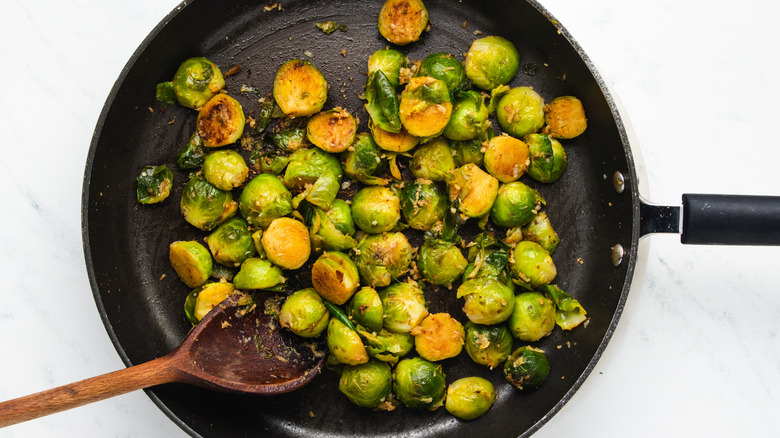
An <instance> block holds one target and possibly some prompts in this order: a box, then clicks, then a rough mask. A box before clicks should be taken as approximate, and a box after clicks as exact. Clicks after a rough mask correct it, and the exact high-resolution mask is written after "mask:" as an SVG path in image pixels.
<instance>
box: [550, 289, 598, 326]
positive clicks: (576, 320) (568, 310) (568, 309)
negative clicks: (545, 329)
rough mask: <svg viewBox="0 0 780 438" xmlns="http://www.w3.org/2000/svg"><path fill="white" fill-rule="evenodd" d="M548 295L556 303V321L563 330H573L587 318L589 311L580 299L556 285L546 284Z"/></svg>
mask: <svg viewBox="0 0 780 438" xmlns="http://www.w3.org/2000/svg"><path fill="white" fill-rule="evenodd" d="M544 290H545V292H546V293H547V295H548V296H549V297H550V298H551V299H552V300H553V303H555V323H556V324H558V326H559V327H560V328H562V329H563V330H571V329H573V328H574V327H577V326H578V325H580V324H581V323H582V322H583V321H585V320H586V319H587V318H586V317H585V315H586V314H587V312H586V311H585V308H584V307H582V305H581V304H580V302H579V301H577V300H575V299H574V298H572V297H571V295H569V294H567V293H566V292H564V291H563V290H561V288H559V287H558V286H555V285H549V284H548V285H545V287H544Z"/></svg>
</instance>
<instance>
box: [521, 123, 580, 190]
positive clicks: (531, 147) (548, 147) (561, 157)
mask: <svg viewBox="0 0 780 438" xmlns="http://www.w3.org/2000/svg"><path fill="white" fill-rule="evenodd" d="M523 139H524V140H525V143H526V144H527V145H528V152H529V154H530V158H531V163H530V165H529V166H528V175H529V176H530V177H531V178H533V179H535V180H537V181H539V182H544V183H551V182H554V181H556V180H557V179H558V178H560V177H561V175H563V172H565V171H566V167H568V164H569V158H568V157H567V155H566V150H564V149H563V145H562V144H561V142H559V141H558V140H556V139H554V138H552V137H550V136H548V135H547V134H534V133H531V134H527V135H526V136H525V137H523Z"/></svg>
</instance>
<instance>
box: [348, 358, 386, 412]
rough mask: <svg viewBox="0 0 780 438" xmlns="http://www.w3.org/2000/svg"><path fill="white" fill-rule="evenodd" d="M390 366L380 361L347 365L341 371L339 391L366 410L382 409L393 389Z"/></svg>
mask: <svg viewBox="0 0 780 438" xmlns="http://www.w3.org/2000/svg"><path fill="white" fill-rule="evenodd" d="M391 382H392V371H391V370H390V365H388V364H386V363H385V362H381V361H378V360H370V361H368V362H366V363H363V364H358V365H347V366H345V367H344V368H343V369H342V370H341V378H340V379H339V391H341V393H342V394H344V395H346V396H347V398H348V399H349V401H351V402H352V403H354V404H356V405H358V406H362V407H364V408H381V406H382V405H383V404H385V403H387V402H388V395H389V394H390V390H391V389H392V384H391Z"/></svg>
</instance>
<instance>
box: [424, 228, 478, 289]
mask: <svg viewBox="0 0 780 438" xmlns="http://www.w3.org/2000/svg"><path fill="white" fill-rule="evenodd" d="M467 265H468V261H467V260H466V257H463V254H462V253H461V252H460V248H458V247H457V245H455V244H453V243H452V242H447V241H444V240H439V239H426V240H425V243H423V245H422V246H421V247H420V250H419V253H418V255H417V269H418V270H419V271H420V275H422V276H423V278H424V279H425V280H426V281H428V282H430V283H432V284H436V285H439V286H446V285H448V284H452V282H453V281H455V280H456V279H457V278H458V277H460V275H461V274H462V273H463V270H464V269H465V268H466V266H467Z"/></svg>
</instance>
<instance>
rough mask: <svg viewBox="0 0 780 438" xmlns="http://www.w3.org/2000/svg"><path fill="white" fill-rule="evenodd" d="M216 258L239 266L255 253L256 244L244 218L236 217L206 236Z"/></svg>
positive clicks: (227, 264)
mask: <svg viewBox="0 0 780 438" xmlns="http://www.w3.org/2000/svg"><path fill="white" fill-rule="evenodd" d="M206 243H207V244H208V245H209V250H210V251H211V254H213V255H214V260H216V261H217V263H221V264H223V265H225V266H234V267H236V266H239V265H241V263H242V262H243V261H244V260H246V259H248V258H249V257H252V256H253V255H255V252H256V251H255V245H254V242H253V241H252V233H251V232H249V224H247V222H246V221H245V220H244V219H241V218H239V217H234V218H231V219H229V220H227V221H226V222H225V223H223V224H222V225H220V226H219V227H217V229H216V230H214V231H213V232H212V233H211V234H209V235H208V236H207V237H206Z"/></svg>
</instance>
